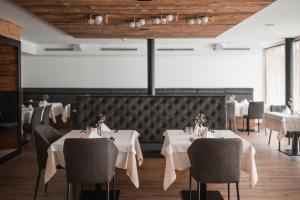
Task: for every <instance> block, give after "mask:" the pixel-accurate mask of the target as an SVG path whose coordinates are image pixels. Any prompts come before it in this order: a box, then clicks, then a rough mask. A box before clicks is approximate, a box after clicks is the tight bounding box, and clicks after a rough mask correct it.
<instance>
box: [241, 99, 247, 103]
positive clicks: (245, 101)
mask: <svg viewBox="0 0 300 200" xmlns="http://www.w3.org/2000/svg"><path fill="white" fill-rule="evenodd" d="M241 103H243V104H249V101H248V100H247V99H244V100H242V101H241Z"/></svg>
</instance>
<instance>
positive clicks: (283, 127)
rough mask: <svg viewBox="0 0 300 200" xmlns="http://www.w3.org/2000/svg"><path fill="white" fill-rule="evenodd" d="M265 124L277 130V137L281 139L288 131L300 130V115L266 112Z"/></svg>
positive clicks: (264, 116)
mask: <svg viewBox="0 0 300 200" xmlns="http://www.w3.org/2000/svg"><path fill="white" fill-rule="evenodd" d="M263 125H264V127H265V128H268V129H271V130H274V131H277V132H278V135H277V139H278V140H281V139H282V138H284V137H285V135H286V134H287V132H288V131H291V132H292V131H300V115H292V114H284V113H279V112H265V113H264V114H263Z"/></svg>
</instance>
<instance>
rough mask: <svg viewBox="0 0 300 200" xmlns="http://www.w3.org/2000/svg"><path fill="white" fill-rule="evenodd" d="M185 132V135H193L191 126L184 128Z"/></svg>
mask: <svg viewBox="0 0 300 200" xmlns="http://www.w3.org/2000/svg"><path fill="white" fill-rule="evenodd" d="M185 132H186V133H187V134H192V133H193V127H192V126H187V127H185Z"/></svg>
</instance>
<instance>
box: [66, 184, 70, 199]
mask: <svg viewBox="0 0 300 200" xmlns="http://www.w3.org/2000/svg"><path fill="white" fill-rule="evenodd" d="M70 192H71V184H70V183H68V185H67V200H69V197H70V196H71V194H70Z"/></svg>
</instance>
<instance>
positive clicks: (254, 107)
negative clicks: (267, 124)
mask: <svg viewBox="0 0 300 200" xmlns="http://www.w3.org/2000/svg"><path fill="white" fill-rule="evenodd" d="M263 113H264V102H263V101H258V102H250V103H249V108H248V115H244V116H243V129H244V121H245V119H246V121H247V131H248V135H249V134H250V119H254V120H255V119H258V132H259V131H260V129H259V125H260V123H259V120H260V119H262V115H263Z"/></svg>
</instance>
